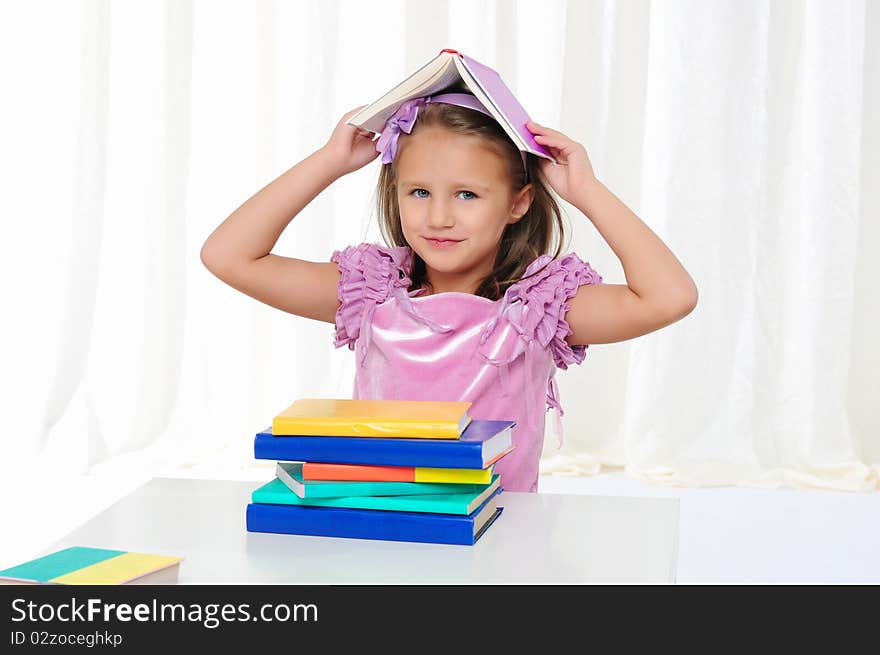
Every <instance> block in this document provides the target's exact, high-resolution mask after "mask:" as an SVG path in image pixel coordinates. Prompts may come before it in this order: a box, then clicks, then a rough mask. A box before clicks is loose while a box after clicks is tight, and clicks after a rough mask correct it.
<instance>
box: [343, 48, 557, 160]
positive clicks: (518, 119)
mask: <svg viewBox="0 0 880 655" xmlns="http://www.w3.org/2000/svg"><path fill="white" fill-rule="evenodd" d="M441 93H472V94H473V95H474V96H475V97H476V99H477V100H479V101H480V102H481V103H482V104H483V106H484V107H485V108H486V109H487V110H488V111H489V113H490V114H491V115H492V116H493V117H494V118H495V120H496V121H498V123H499V124H500V125H501V127H503V128H504V131H505V132H506V133H507V135H508V136H509V137H510V139H511V140H512V141H513V142H514V144H516V146H517V147H518V148H519V149H520V150H521V151H522V152H530V153H532V154H533V155H537V156H538V157H544V158H545V159H549V160H550V161H552V162H553V163H556V160H555V159H554V158H553V156H552V155H551V154H550V152H549V151H548V150H547V149H546V148H544V146H542V145H540V144H539V143H537V142H536V141H535V138H534V137H533V136H532V133H531V132H529V129H528V128H527V127H526V122H527V121H529V120H530V117H529V115H528V114H527V113H526V110H525V109H524V108H523V106H522V105H521V104H520V103H519V101H518V100H517V99H516V96H514V95H513V93H512V92H511V91H510V89H509V88H508V87H507V85H506V84H505V83H504V81H503V80H502V79H501V76H500V75H499V74H498V72H497V71H495V70H493V69H491V68H489V67H488V66H486V65H485V64H481V63H480V62H478V61H476V60H475V59H472V58H470V57H468V56H467V55H465V54H463V53H461V52H459V51H458V50H452V49H450V48H446V49H444V50H441V51H440V54H438V55H437V56H436V57H434V58H433V59H432V60H431V61H429V62H428V63H426V64H425V65H424V66H422V67H421V68H420V69H418V70H417V71H416V72H414V73H413V74H412V75H410V76H409V77H407V78H406V79H405V80H403V81H402V82H401V83H400V84H398V85H397V86H395V87H394V88H393V89H391V90H390V91H389V92H388V93H386V94H385V95H383V96H382V97H381V98H379V99H378V100H376V101H375V102H373V103H371V104H369V105H367V106H366V107H364V108H363V109H361V110H360V111H359V112H358V113H356V114H355V115H354V116H352V117H351V118H349V119H348V120H347V121H346V123H348V124H349V125H354V126H355V127H359V128H362V129H364V130H369V131H370V132H375V133H377V134H378V133H380V132H381V131H382V130H383V129H384V127H385V123H386V121H388V119H389V118H391V116H393V115H394V112H396V111H397V110H398V108H399V107H400V106H401V105H402V104H403V103H405V102H406V101H407V100H412V99H413V98H421V97H424V96H435V95H439V94H441Z"/></svg>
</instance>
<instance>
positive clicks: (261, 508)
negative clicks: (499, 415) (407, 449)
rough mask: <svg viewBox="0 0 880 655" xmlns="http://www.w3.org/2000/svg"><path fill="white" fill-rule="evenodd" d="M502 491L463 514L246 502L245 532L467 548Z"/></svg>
mask: <svg viewBox="0 0 880 655" xmlns="http://www.w3.org/2000/svg"><path fill="white" fill-rule="evenodd" d="M501 491H502V488H500V487H499V488H498V489H496V490H495V493H493V494H492V495H491V496H490V497H489V498H487V499H486V500H484V501H483V503H482V504H481V505H480V506H479V507H477V508H476V509H475V510H474V511H473V512H471V513H470V514H469V515H467V516H462V515H459V514H430V513H427V512H396V511H391V510H380V509H348V508H342V507H315V506H311V505H275V504H267V503H250V504H249V505H248V506H247V530H248V532H274V533H278V534H297V535H308V536H317V537H345V538H350V539H381V540H386V541H417V542H422V543H433V544H459V545H465V546H471V545H473V544H475V543H476V542H477V540H478V539H479V538H480V537H481V536H483V534H484V533H485V532H486V530H488V529H489V526H490V525H492V523H494V522H495V519H497V518H498V516H500V514H501V512H502V510H503V508H501V507H498V505H497V503H498V494H500V493H501Z"/></svg>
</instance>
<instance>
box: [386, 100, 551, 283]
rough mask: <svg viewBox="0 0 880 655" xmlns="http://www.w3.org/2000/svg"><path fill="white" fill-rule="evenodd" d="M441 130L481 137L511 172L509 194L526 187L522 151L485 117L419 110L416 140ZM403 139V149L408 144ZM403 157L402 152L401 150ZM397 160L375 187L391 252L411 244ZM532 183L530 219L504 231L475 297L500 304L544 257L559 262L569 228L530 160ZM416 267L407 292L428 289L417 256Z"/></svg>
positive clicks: (451, 109) (450, 108)
mask: <svg viewBox="0 0 880 655" xmlns="http://www.w3.org/2000/svg"><path fill="white" fill-rule="evenodd" d="M432 126H433V127H441V128H444V129H447V130H450V131H452V132H454V133H456V134H463V135H473V136H479V137H481V138H483V139H484V142H485V144H486V145H487V146H489V147H490V148H491V149H492V150H493V151H495V152H496V153H497V154H498V156H499V157H501V158H502V159H504V161H505V163H506V164H507V168H508V170H509V172H510V182H511V188H512V189H513V190H515V191H519V190H521V189H522V188H523V187H524V186H526V184H527V181H526V175H525V171H523V167H522V158H521V157H520V151H519V149H518V148H517V147H516V145H515V144H514V143H513V141H511V140H510V137H508V136H507V133H506V132H505V131H504V130H503V129H502V127H501V126H500V125H499V124H498V123H497V122H496V121H495V119H493V118H491V117H490V116H486V115H485V114H483V113H481V112H478V111H475V110H473V109H469V108H467V107H459V106H458V105H450V104H446V103H430V104H426V105H423V106H421V107H420V108H419V113H418V119H417V121H416V124H415V125H414V126H413V132H412V134H415V133H416V132H417V131H418V130H419V129H421V128H427V127H432ZM408 136H409V135H407V134H406V133H401V134H400V139H401V141H400V143H399V144H398V148H399V147H400V145H402V144H403V143H404V141H403V139H406V138H408ZM398 152H399V150H398ZM395 162H396V160H395V161H392V162H390V163H388V164H383V165H382V169H381V171H380V173H379V180H378V182H377V184H376V213H377V216H378V221H379V230H380V232H381V233H382V237H383V239H385V242H386V244H388V245H389V246H407V247H410V249H411V246H410V244H409V243H407V241H406V238H405V237H404V234H403V227H402V225H401V222H400V208H399V206H398V203H397V168H396V163H395ZM526 166H527V168H528V181H530V182H531V183H532V184H533V185H534V191H535V195H534V200H533V201H532V204H531V205H530V206H529V209H528V210H527V211H526V213H525V214H524V215H523V216H522V218H520V220H519V221H517V222H516V223H512V224H509V225H508V226H507V228H506V229H505V230H504V234H503V235H502V237H501V242H500V243H499V246H498V253H497V254H496V256H495V262H494V265H493V267H492V272H491V273H490V274H489V275H488V276H486V277H485V278H484V279H483V280H482V281H481V283H480V285H479V287H478V288H477V291H476V295H478V296H483V297H484V298H488V299H489V300H498V299H499V298H501V297H502V296H503V295H504V292H505V291H506V290H507V288H508V287H509V286H510V285H511V284H513V283H514V282H517V281H518V280H520V279H522V277H523V273H524V272H525V270H526V267H527V266H528V265H529V264H530V263H531V262H532V261H534V260H535V258H537V257H538V256H540V255H544V254H550V253H551V251H552V253H553V255H552V256H553V258H554V259H555V258H557V257H558V256H559V254H560V252H561V250H562V246H563V241H564V239H565V236H566V235H565V224H564V222H563V220H562V214H561V211H560V209H559V204H558V203H557V202H556V199H555V198H554V197H553V194H552V190H551V189H550V187H549V185H548V184H547V182H546V179H545V178H544V175H543V174H542V173H541V169H540V167H539V165H538V158H537V157H536V156H535V155H532V154H530V153H527V154H526ZM412 254H413V264H412V271H411V273H410V279H411V280H412V284H411V285H410V288H409V291H412V290H414V289H418V288H420V287H422V286H429V282H428V279H427V274H426V268H425V262H424V260H423V259H422V258H421V257H419V255H418V254H417V253H416V252H415V251H413V253H412Z"/></svg>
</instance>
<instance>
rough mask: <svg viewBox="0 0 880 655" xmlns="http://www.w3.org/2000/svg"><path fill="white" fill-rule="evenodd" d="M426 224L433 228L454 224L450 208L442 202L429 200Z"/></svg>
mask: <svg viewBox="0 0 880 655" xmlns="http://www.w3.org/2000/svg"><path fill="white" fill-rule="evenodd" d="M428 225H429V226H430V227H432V228H434V229H436V228H440V227H451V226H453V225H455V218H454V217H453V216H452V208H451V207H450V206H449V205H448V204H446V203H444V202H436V201H433V200H432V201H431V206H430V207H429V208H428Z"/></svg>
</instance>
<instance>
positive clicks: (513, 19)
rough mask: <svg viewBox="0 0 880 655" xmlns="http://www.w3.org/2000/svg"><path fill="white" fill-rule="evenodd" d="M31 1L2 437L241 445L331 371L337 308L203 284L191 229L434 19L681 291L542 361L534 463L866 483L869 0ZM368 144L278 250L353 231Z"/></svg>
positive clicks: (103, 446)
mask: <svg viewBox="0 0 880 655" xmlns="http://www.w3.org/2000/svg"><path fill="white" fill-rule="evenodd" d="M50 4H53V3H50ZM53 6H54V7H55V8H56V9H57V12H56V14H55V15H57V16H63V17H64V18H65V20H64V23H65V25H67V26H68V29H61V28H60V27H59V28H57V29H54V28H53V27H52V26H46V25H45V12H44V11H43V10H41V9H39V8H36V7H33V8H29V7H27V6H16V7H14V8H13V7H12V6H11V5H8V4H7V5H4V6H3V8H2V9H0V12H2V13H0V25H2V27H0V30H2V36H3V37H4V38H0V48H2V49H3V50H2V53H0V54H4V55H5V58H4V60H5V61H12V60H13V58H14V59H15V60H16V61H17V62H18V63H17V68H18V70H17V71H15V72H14V73H13V74H14V78H13V81H14V84H15V85H16V86H20V87H21V88H22V90H23V92H22V94H19V96H18V97H21V98H24V99H25V100H26V102H25V103H22V105H21V106H16V105H11V106H9V107H7V108H6V109H4V110H3V111H8V112H10V113H9V114H8V115H5V116H4V120H3V121H2V123H3V125H2V126H0V129H2V130H3V134H4V135H5V136H6V137H8V138H7V139H4V140H5V141H6V142H8V143H10V145H11V147H10V148H9V149H7V150H6V153H5V156H4V157H3V159H4V162H3V166H4V170H5V172H6V173H8V175H7V176H6V178H5V179H7V180H11V181H12V184H11V185H10V189H9V203H10V205H9V207H10V210H9V212H8V213H9V215H10V216H15V217H17V218H16V220H17V221H18V223H19V224H20V237H19V238H20V239H21V241H19V242H18V243H24V244H26V247H24V248H21V247H19V248H14V247H11V246H10V243H9V242H7V243H6V244H4V246H3V248H4V258H3V264H2V265H3V267H4V270H3V273H4V275H3V278H4V286H6V287H7V290H8V292H7V293H6V297H7V299H8V302H10V303H12V304H13V306H14V312H15V315H16V316H18V317H22V320H19V321H17V322H7V325H6V326H5V327H4V339H3V348H4V357H5V358H6V359H7V360H8V361H10V362H12V366H11V367H7V370H6V374H5V376H4V386H5V390H4V391H5V397H6V398H9V399H10V400H11V405H12V408H13V412H12V414H13V417H12V423H11V424H10V425H11V429H12V430H13V433H14V434H15V435H16V439H15V440H14V442H13V441H9V442H7V443H6V444H5V446H4V449H5V450H4V454H5V457H4V460H5V461H6V462H9V461H16V462H24V461H25V460H28V461H31V462H39V466H43V467H45V466H50V467H54V468H55V469H56V470H59V471H60V470H64V469H68V470H72V471H74V472H83V471H86V470H89V467H91V466H95V465H107V464H109V463H112V462H114V461H117V460H121V459H124V458H126V457H128V458H131V457H133V456H136V455H137V453H139V452H144V451H151V450H155V451H157V452H159V451H161V452H162V453H164V454H163V457H165V460H164V461H166V462H172V463H176V464H183V465H193V466H196V465H198V463H199V462H202V461H205V460H206V459H210V458H212V457H221V458H225V460H224V461H225V462H226V465H227V467H232V468H233V469H235V470H240V469H242V468H246V467H248V466H253V465H254V462H253V460H252V450H251V448H252V439H253V434H254V432H256V431H259V430H261V429H263V428H264V427H266V425H268V424H269V422H270V421H271V417H272V416H273V415H274V414H275V413H277V411H279V410H280V409H281V408H283V407H285V406H286V405H287V404H288V403H289V402H290V401H291V400H292V399H293V398H295V397H299V396H306V395H309V396H324V397H343V396H346V395H348V394H350V393H351V384H352V379H353V371H354V369H353V365H354V364H353V360H352V358H351V353H350V352H348V351H347V350H334V349H333V348H332V334H333V326H332V325H330V324H326V323H317V322H310V321H307V320H306V319H302V318H298V317H293V316H289V315H285V314H283V313H281V312H279V311H277V310H274V309H272V308H267V307H264V306H261V305H259V303H257V302H256V301H254V300H252V299H250V298H247V297H245V296H243V295H242V294H240V293H239V292H237V291H235V290H233V289H230V288H228V287H225V286H224V285H223V284H222V283H221V282H219V281H218V280H216V279H214V278H213V277H212V276H211V275H210V273H208V272H207V271H206V270H205V269H204V268H203V267H202V265H201V262H200V261H199V254H198V253H199V248H200V246H201V243H202V242H203V241H204V239H205V238H206V237H207V235H208V234H209V233H210V231H211V230H213V228H214V227H216V225H217V224H218V223H219V222H220V221H222V220H223V219H224V218H225V217H226V216H228V215H229V214H230V213H231V212H232V211H233V210H234V209H235V208H237V207H238V206H239V205H240V204H241V203H242V202H244V201H245V200H246V199H247V198H248V197H249V196H250V195H252V194H253V193H254V192H255V191H256V190H258V189H259V188H261V187H262V186H264V185H265V184H267V183H268V182H269V181H271V180H272V179H274V178H275V177H277V176H278V175H280V174H281V173H283V172H284V171H285V170H287V169H288V168H290V167H291V166H293V165H294V164H295V163H296V162H297V161H299V160H300V159H302V158H303V157H305V156H306V155H308V154H309V153H310V152H312V151H314V150H315V149H317V148H318V147H320V146H321V145H322V144H323V143H324V141H325V140H326V138H327V137H328V136H329V134H330V132H331V131H332V129H333V127H334V126H335V125H336V122H337V121H338V120H339V118H340V117H341V116H342V115H343V113H345V112H346V111H348V110H350V109H353V108H354V107H357V106H359V105H363V104H366V103H368V102H370V101H372V100H374V99H375V98H377V97H378V96H379V95H381V94H382V93H384V92H386V91H387V90H388V89H390V88H391V87H392V86H393V85H394V84H396V82H397V81H398V80H399V79H400V78H401V77H402V76H403V75H405V74H407V73H410V72H412V71H413V70H415V68H416V67H418V66H420V65H421V64H423V63H424V61H425V60H426V59H427V58H429V57H430V56H433V55H434V54H436V53H437V52H439V50H440V49H442V48H445V47H454V48H458V49H460V50H462V51H464V52H467V53H468V54H470V55H471V56H473V57H475V58H477V59H479V60H481V61H484V62H486V63H488V64H489V65H491V66H492V67H493V68H496V70H499V71H500V72H501V74H502V77H503V78H504V79H505V81H506V82H507V83H508V84H509V85H510V86H511V88H513V90H514V91H515V93H516V94H517V95H518V96H519V97H520V99H521V100H522V102H523V104H524V105H525V107H526V108H527V110H528V111H529V113H530V114H531V115H532V117H533V118H535V120H537V121H538V122H542V123H545V124H548V125H550V126H554V127H556V128H558V129H559V130H561V131H562V132H564V133H566V134H567V135H569V136H571V137H572V138H574V139H575V140H577V141H580V142H581V143H583V144H584V145H585V147H586V149H587V151H588V153H589V154H590V157H591V160H592V162H593V165H594V168H595V170H596V173H597V175H598V176H599V177H600V179H602V181H603V182H604V183H605V184H606V185H607V186H608V187H609V188H610V189H611V190H612V192H614V193H615V194H616V195H618V196H619V197H620V198H621V199H623V200H624V202H626V203H627V204H628V205H629V206H630V207H631V208H632V209H633V210H634V211H635V212H636V213H637V214H638V215H639V216H640V217H641V218H642V219H643V220H644V221H645V223H646V224H647V225H648V226H649V227H650V228H651V229H652V230H654V231H655V232H656V233H657V234H658V235H659V236H660V237H661V238H662V239H663V240H664V241H665V242H666V243H667V245H669V247H670V249H671V250H672V251H673V252H674V253H675V254H676V256H678V257H679V259H680V260H681V261H682V263H683V264H684V266H685V268H687V269H688V271H689V272H690V273H691V275H692V276H693V277H694V279H695V281H696V282H697V286H698V288H699V291H700V301H699V305H698V306H697V308H696V310H695V311H694V312H693V313H692V314H690V315H689V316H688V317H686V318H685V319H684V320H682V321H681V322H679V323H676V324H673V325H672V326H669V327H667V328H664V329H663V330H660V331H658V332H655V333H652V334H650V335H646V336H644V337H642V338H639V339H636V340H633V341H630V342H624V343H619V344H611V345H594V346H591V347H590V348H589V350H588V356H587V359H586V361H585V362H584V364H583V365H582V366H579V367H573V368H570V369H569V370H567V371H564V372H560V374H559V376H558V384H559V389H560V395H561V399H562V403H563V406H564V407H565V409H566V415H565V419H564V420H565V421H566V445H565V447H564V449H563V450H561V451H557V450H556V447H555V440H553V439H550V438H548V439H547V445H546V446H545V452H544V459H543V462H542V471H543V472H544V473H547V474H552V473H556V474H567V475H593V474H596V473H599V472H601V471H602V470H605V469H609V468H618V469H620V468H622V469H624V470H625V471H626V472H628V473H629V474H630V475H632V476H634V477H637V478H640V479H643V480H646V481H649V482H652V483H656V484H670V485H692V486H711V485H743V486H767V487H780V486H788V487H814V488H826V489H840V490H853V491H865V490H876V489H877V488H878V487H880V468H878V462H880V419H878V418H877V415H876V414H875V413H874V412H873V411H872V410H873V409H874V404H875V403H876V400H877V397H878V395H877V394H878V383H877V381H876V375H875V371H876V370H877V366H878V365H880V347H878V345H877V343H876V339H875V338H874V337H873V335H875V334H876V333H877V331H878V328H880V308H878V303H877V302H876V300H875V299H874V296H875V295H876V293H875V291H874V289H873V286H874V284H873V280H876V279H877V278H878V277H880V270H878V268H880V258H877V257H876V256H875V255H874V253H876V251H877V248H878V246H880V227H878V223H877V221H876V220H873V219H871V218H870V217H874V216H876V215H877V210H878V209H880V200H878V195H880V194H878V190H877V185H876V183H875V182H874V180H875V179H877V173H878V172H880V156H878V149H880V148H878V147H880V131H878V130H880V128H878V127H877V125H876V121H872V120H871V117H872V116H873V115H875V114H876V113H877V108H878V106H880V101H878V98H880V93H878V89H880V64H878V61H880V52H878V46H877V45H876V43H877V38H878V37H880V10H878V8H877V6H876V4H875V3H866V2H864V0H850V1H848V2H840V3H826V2H818V1H799V0H798V1H796V0H790V1H779V0H773V1H771V0H764V1H762V2H759V1H756V2H750V3H741V2H734V1H733V0H716V1H713V2H702V1H698V0H690V1H679V2H651V1H650V0H637V1H626V2H624V1H613V0H596V1H592V2H580V1H574V0H570V1H569V2H565V1H563V0H557V1H555V2H544V1H542V2H538V1H537V0H535V1H525V0H521V1H518V2H514V1H502V0H495V1H492V0H480V1H477V2H465V1H462V0H458V1H456V0H446V1H444V2H433V3H428V2H425V3H421V2H404V1H403V0H398V1H396V2H380V1H373V2H352V1H348V2H347V1H339V2H319V1H318V0H309V1H301V2H283V1H280V0H279V1H276V2H272V1H263V2H257V3H249V2H248V3H245V2H227V3H213V2H205V1H197V0H192V1H184V2H171V1H170V0H168V1H167V2H164V3H147V2H141V3H138V2H130V3H111V2H107V1H100V0H94V1H92V0H84V1H83V2H81V3H80V4H79V5H76V4H73V3H60V2H59V3H55V4H53ZM377 23H381V25H382V33H381V35H378V34H377V31H376V29H377V28H376V24H377ZM70 25H76V26H77V29H75V30H74V29H69V26H70ZM45 30H48V31H45ZM36 33H46V35H47V39H48V40H45V41H39V42H37V41H34V40H32V39H30V38H29V37H28V36H27V35H28V34H36ZM47 43H51V44H52V45H51V47H49V46H47V45H46V44H47ZM13 55H14V57H13ZM37 81H39V83H37ZM71 107H73V108H75V110H71ZM25 134H27V135H28V136H27V138H25V136H24V135H25ZM43 161H46V162H47V163H46V164H45V165H43V164H42V163H41V162H43ZM43 166H49V167H50V168H48V169H45V168H42V167H43ZM41 171H42V172H41ZM377 173H378V165H377V164H375V163H373V164H371V165H369V166H367V167H365V168H364V169H362V170H360V171H357V172H355V173H353V174H352V175H349V176H347V177H345V178H343V179H342V180H340V181H338V182H337V183H335V184H334V185H333V186H332V187H331V188H330V189H328V190H327V191H326V192H325V193H323V194H322V195H321V196H319V197H318V198H317V199H316V200H315V201H314V202H313V203H311V204H310V205H309V206H308V207H306V209H304V210H303V211H302V212H301V214H300V215H298V216H297V217H296V218H295V219H294V220H293V222H292V223H291V225H290V226H289V227H288V229H287V230H286V231H285V232H284V234H283V235H282V237H281V239H280V240H279V242H278V245H277V247H276V249H275V252H277V253H279V254H284V255H288V256H293V257H301V258H305V259H309V260H312V261H329V257H330V254H331V253H332V251H333V250H334V249H339V248H342V247H344V246H346V245H349V244H352V243H357V242H360V241H364V240H368V241H379V240H380V236H379V231H378V228H377V226H376V223H375V216H374V215H373V213H372V202H373V200H374V198H373V192H374V186H375V180H376V176H377ZM46 179H50V180H51V183H42V184H41V183H39V182H38V180H46ZM35 199H36V200H37V201H35ZM564 207H565V209H566V212H567V215H568V220H569V222H570V224H571V239H570V241H569V243H568V249H570V250H574V251H576V252H577V253H578V254H579V255H580V256H581V257H582V258H583V259H585V260H588V261H590V262H591V264H592V265H593V266H595V267H596V268H597V270H599V271H600V272H602V274H603V276H604V277H605V280H606V281H607V282H613V283H624V282H625V276H624V271H623V268H622V266H621V264H620V262H619V261H618V259H617V257H616V256H615V254H614V253H613V252H612V251H611V250H610V248H609V247H608V246H607V244H605V242H604V241H603V240H602V238H601V236H600V235H599V234H598V233H597V231H596V230H595V228H594V227H593V226H592V224H591V223H590V222H589V221H588V220H587V219H586V218H585V217H584V216H583V215H581V214H580V212H578V211H577V210H576V209H575V208H573V207H571V206H568V205H564ZM35 244H42V247H43V251H44V253H45V256H44V257H42V258H41V259H40V260H39V264H38V265H35V264H34V259H33V257H34V252H35V251H38V250H39V247H38V246H37V247H35ZM23 272H26V273H23ZM147 459H148V458H147ZM25 468H27V467H25Z"/></svg>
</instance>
